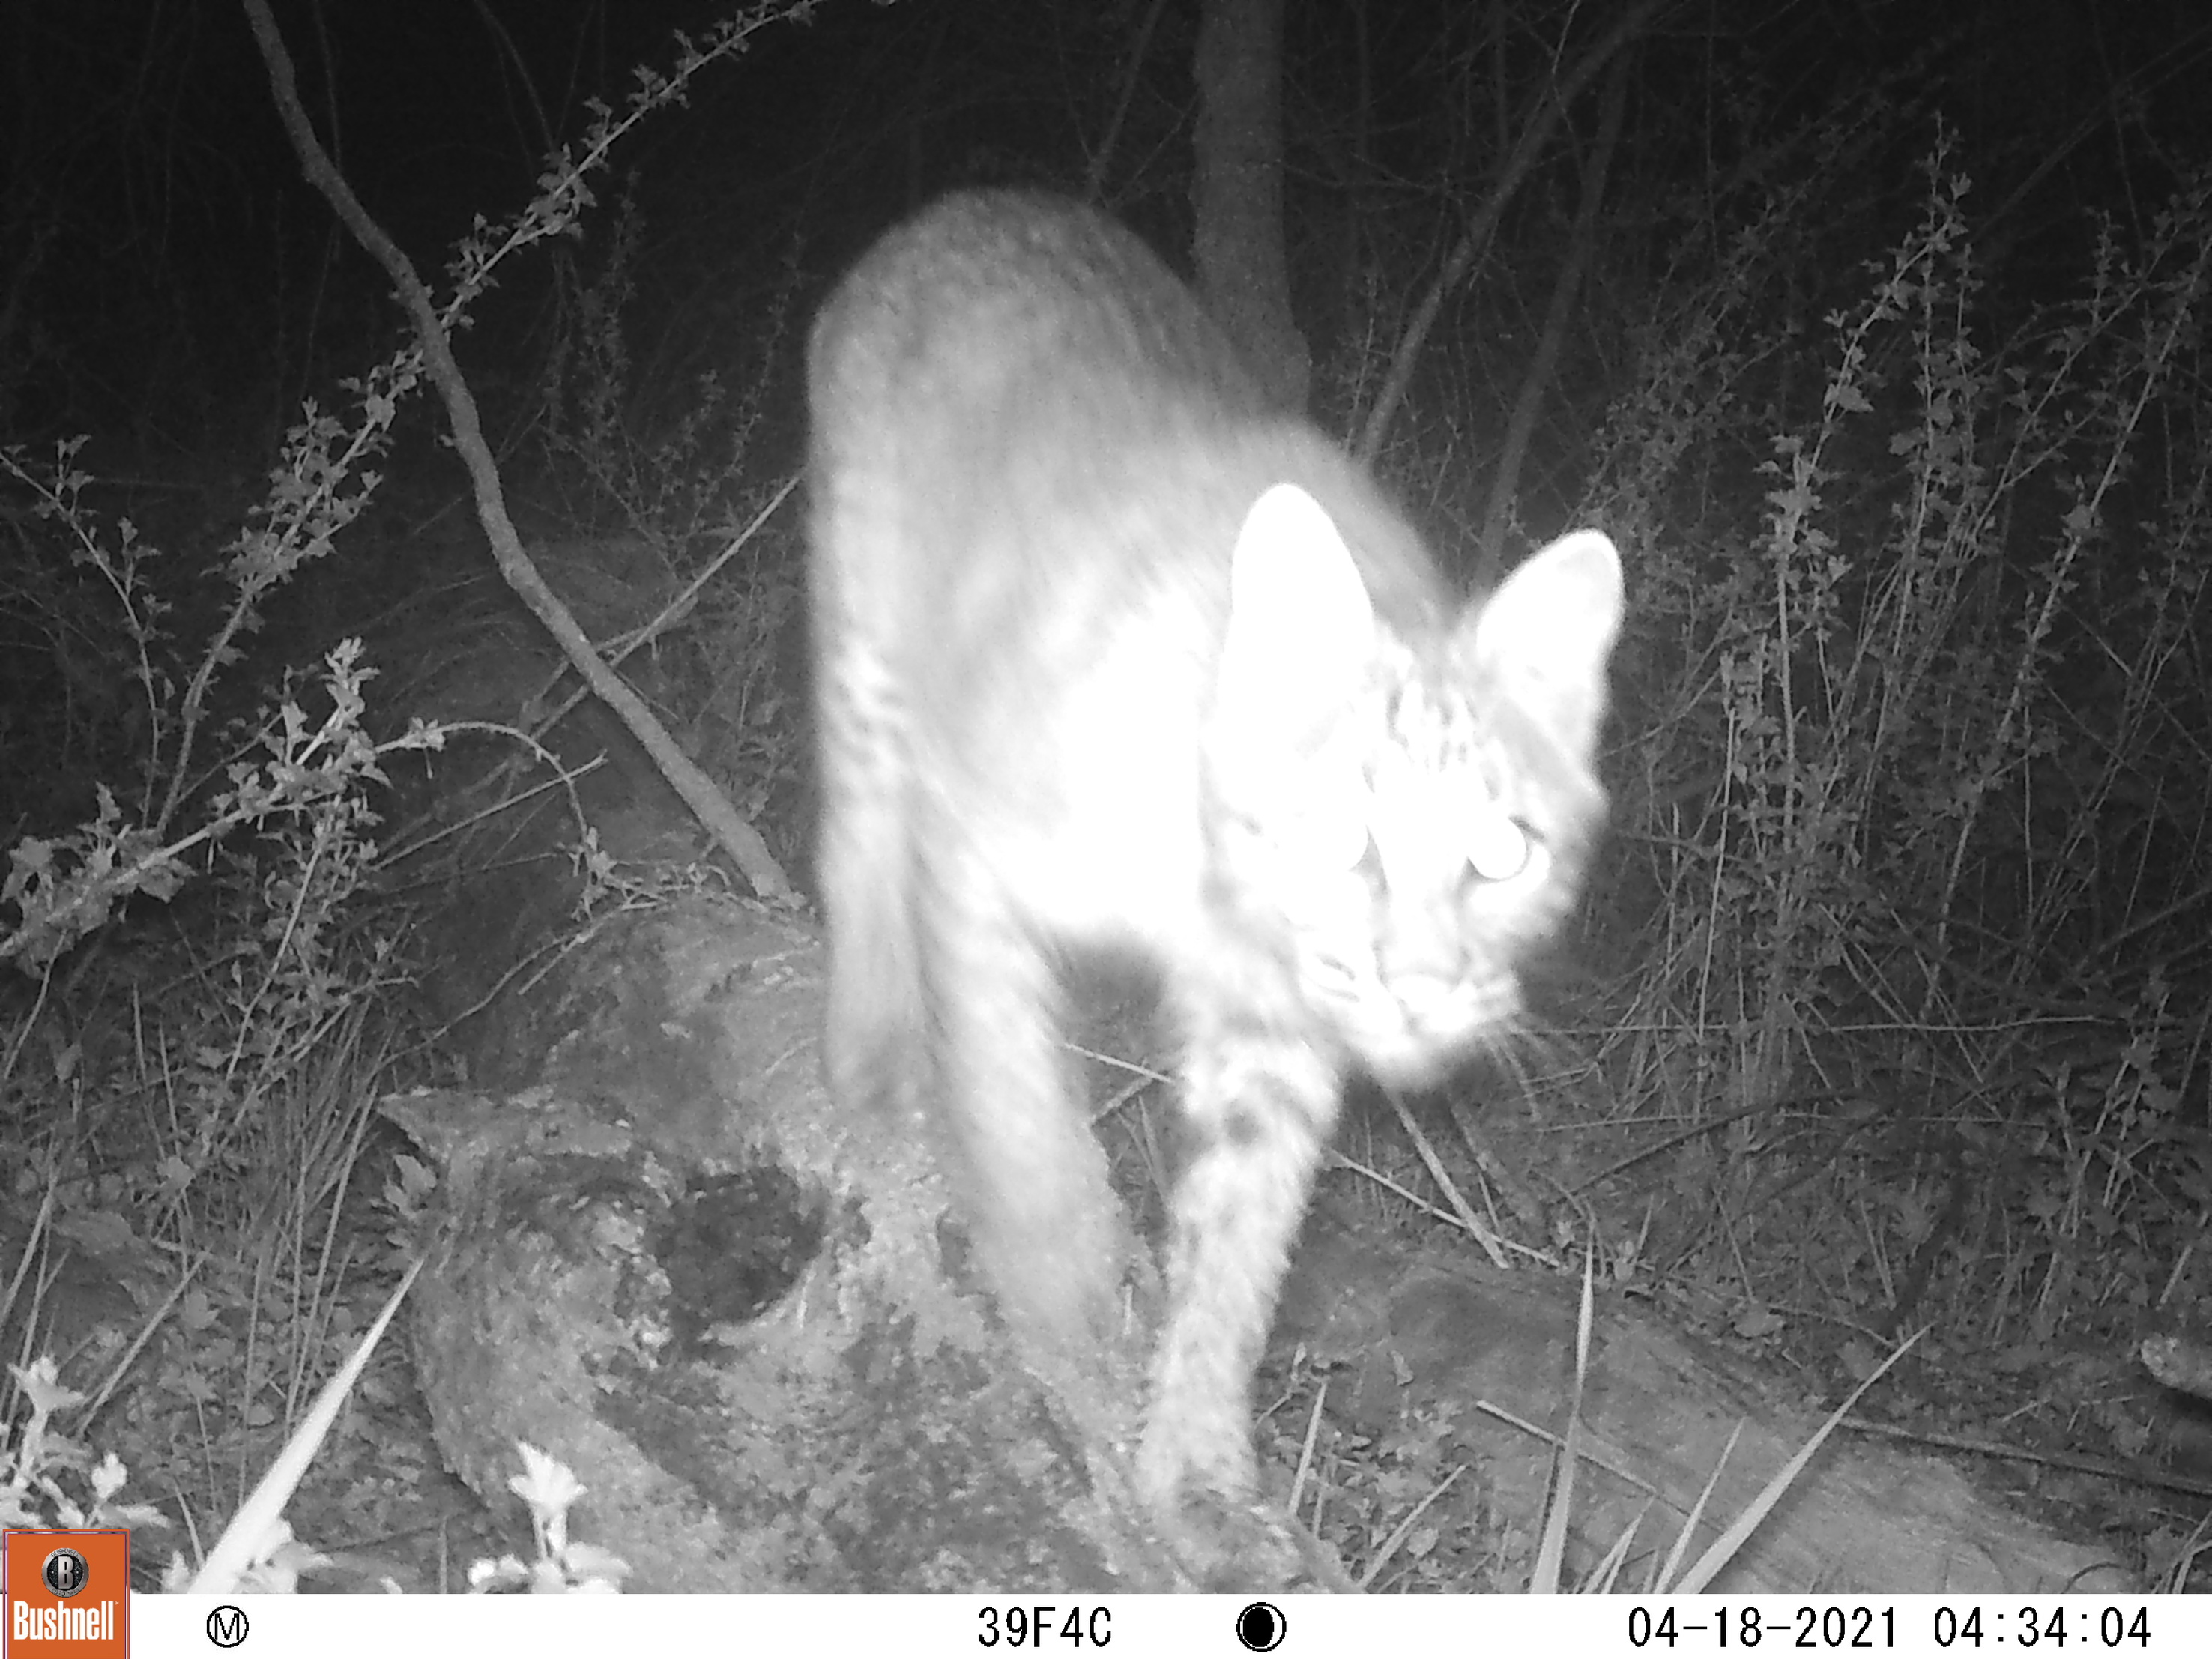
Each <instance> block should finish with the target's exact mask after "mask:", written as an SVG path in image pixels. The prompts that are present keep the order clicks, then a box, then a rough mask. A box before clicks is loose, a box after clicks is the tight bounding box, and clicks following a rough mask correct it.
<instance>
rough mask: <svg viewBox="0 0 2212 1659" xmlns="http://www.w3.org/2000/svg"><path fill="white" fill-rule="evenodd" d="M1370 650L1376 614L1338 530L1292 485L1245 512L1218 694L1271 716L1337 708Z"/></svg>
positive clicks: (1232, 570)
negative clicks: (1322, 705)
mask: <svg viewBox="0 0 2212 1659" xmlns="http://www.w3.org/2000/svg"><path fill="white" fill-rule="evenodd" d="M1374 646H1375V607H1374V605H1372V604H1371V603H1370V601H1369V599H1368V597H1367V584H1366V583H1365V582H1364V581H1363V580H1361V579H1360V575H1359V569H1358V566H1357V565H1355V564H1353V563H1352V550H1351V549H1349V548H1348V547H1346V545H1345V544H1344V538H1343V537H1342V536H1341V535H1340V534H1339V533H1338V532H1337V528H1336V524H1335V521H1334V520H1332V519H1331V518H1330V517H1329V516H1328V512H1327V511H1326V510H1325V509H1324V508H1323V507H1322V504H1321V503H1320V502H1319V501H1316V500H1314V498H1313V497H1312V496H1310V495H1307V494H1306V492H1305V491H1304V490H1303V489H1299V488H1298V487H1297V485H1296V484H1287V483H1285V484H1277V485H1275V486H1274V487H1273V489H1269V490H1268V491H1267V493H1266V494H1264V495H1261V497H1260V499H1259V500H1258V501H1255V502H1253V503H1252V509H1251V511H1250V512H1249V513H1246V514H1245V515H1244V524H1243V528H1242V529H1240V530H1239V531H1238V532H1237V546H1236V550H1235V551H1234V552H1232V553H1231V555H1230V561H1229V626H1228V630H1227V633H1226V635H1225V637H1224V639H1223V641H1222V647H1221V678H1220V694H1221V696H1222V697H1223V698H1224V699H1225V701H1228V702H1231V703H1233V704H1234V705H1235V706H1237V707H1238V708H1244V709H1248V710H1251V711H1253V712H1256V713H1262V714H1264V713H1267V712H1269V711H1273V712H1274V713H1276V714H1278V715H1280V714H1291V713H1295V711H1297V709H1299V708H1304V707H1306V706H1308V705H1311V704H1314V703H1316V702H1322V703H1325V704H1327V705H1328V706H1331V707H1334V704H1335V703H1336V702H1338V701H1339V700H1340V698H1341V696H1342V695H1343V690H1344V682H1345V678H1346V677H1347V676H1348V675H1351V674H1354V673H1357V672H1358V671H1359V670H1360V669H1361V668H1362V667H1364V665H1365V664H1366V662H1367V660H1368V658H1369V656H1370V654H1371V653H1372V652H1373V650H1374Z"/></svg>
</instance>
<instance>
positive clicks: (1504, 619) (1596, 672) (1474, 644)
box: [1461, 530, 1622, 753]
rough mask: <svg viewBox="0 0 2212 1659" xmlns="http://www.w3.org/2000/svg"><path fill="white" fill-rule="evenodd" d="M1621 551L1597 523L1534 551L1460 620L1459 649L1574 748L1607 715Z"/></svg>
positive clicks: (1582, 747) (1581, 748) (1587, 740)
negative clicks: (1594, 527) (1607, 673)
mask: <svg viewBox="0 0 2212 1659" xmlns="http://www.w3.org/2000/svg"><path fill="white" fill-rule="evenodd" d="M1621 607H1622V597H1621V588H1620V554H1619V553H1618V552H1616V551H1615V550H1614V549H1613V543H1612V541H1611V540H1610V539H1608V538H1607V537H1605V536H1603V535H1601V534H1600V533H1599V532H1597V531H1595V530H1577V531H1576V532H1574V533H1573V534H1571V535H1567V536H1562V537H1560V538H1559V540H1557V541H1555V542H1553V544H1551V545H1550V546H1548V547H1547V548H1545V549H1543V550H1541V552H1537V553H1534V554H1531V555H1530V556H1528V558H1527V559H1526V560H1524V561H1522V563H1521V564H1519V565H1518V566H1516V567H1515V568H1514V570H1513V572H1512V573H1511V574H1510V575H1508V576H1507V577H1506V578H1505V580H1504V581H1503V582H1501V583H1500V584H1498V591H1497V592H1494V593H1492V595H1491V596H1490V598H1489V599H1487V600H1486V601H1485V602H1484V603H1483V604H1482V605H1480V607H1478V608H1477V609H1476V611H1474V614H1473V615H1472V616H1470V617H1468V621H1467V622H1466V623H1465V624H1463V628H1462V635H1461V638H1462V649H1463V650H1465V651H1467V652H1468V653H1470V654H1471V656H1472V658H1473V660H1474V663H1475V664H1476V665H1479V666H1480V668H1481V669H1482V670H1484V671H1486V672H1488V673H1490V674H1492V675H1495V676H1497V677H1498V678H1500V679H1502V680H1504V682H1505V684H1507V685H1508V686H1510V688H1511V689H1512V690H1513V691H1514V693H1515V694H1516V696H1518V697H1519V699H1520V700H1521V702H1522V704H1523V705H1524V706H1525V707H1526V708H1528V712H1529V713H1530V714H1534V716H1535V717H1536V718H1537V719H1538V720H1541V721H1542V722H1543V723H1544V725H1545V726H1546V727H1547V729H1548V730H1549V731H1551V732H1553V734H1554V735H1555V736H1556V737H1558V738H1559V739H1560V741H1561V742H1562V743H1564V744H1566V745H1567V746H1568V747H1570V748H1571V749H1572V750H1575V751H1576V752H1577V753H1583V752H1586V751H1587V750H1589V745H1590V744H1591V742H1592V741H1593V740H1594V739H1595V737H1596V735H1597V723H1598V721H1599V720H1601V719H1602V718H1603V717H1604V714H1605V702H1606V689H1605V664H1606V659H1607V657H1608V656H1610V655H1611V654H1612V653H1613V636H1614V635H1616V634H1618V633H1619V632H1620V613H1621Z"/></svg>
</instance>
